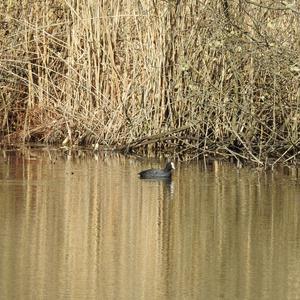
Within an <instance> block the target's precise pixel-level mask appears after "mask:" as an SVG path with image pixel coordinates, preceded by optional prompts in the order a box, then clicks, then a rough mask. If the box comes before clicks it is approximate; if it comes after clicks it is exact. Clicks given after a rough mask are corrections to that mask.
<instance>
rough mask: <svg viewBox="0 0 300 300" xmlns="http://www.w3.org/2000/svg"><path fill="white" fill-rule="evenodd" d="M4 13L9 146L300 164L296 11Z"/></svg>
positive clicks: (78, 3) (192, 6)
mask: <svg viewBox="0 0 300 300" xmlns="http://www.w3.org/2000/svg"><path fill="white" fill-rule="evenodd" d="M261 3H263V4H261ZM0 15H1V20H2V21H1V23H0V53H1V56H0V84H1V89H0V126H1V133H0V138H1V143H2V144H7V143H8V144H11V143H16V142H23V143H27V142H43V143H55V144H63V145H66V146H68V147H73V146H76V145H85V146H92V145H93V147H94V148H97V147H98V146H99V147H102V148H109V149H116V150H119V151H124V152H130V153H148V154H149V153H172V155H174V156H177V157H179V158H181V159H191V158H200V157H207V156H209V157H211V156H214V157H224V158H234V159H235V160H236V161H237V162H239V163H241V164H243V163H245V162H246V163H247V162H248V163H250V162H253V163H255V164H257V165H261V166H263V165H275V164H277V163H296V162H297V161H299V154H300V149H299V148H300V146H299V139H300V135H299V121H300V109H299V105H300V97H299V95H300V87H299V84H300V81H299V76H300V59H299V53H300V42H299V36H300V4H298V3H297V2H288V1H286V2H282V1H273V0H270V1H268V0H266V1H263V2H259V1H246V0H239V1H237V0H233V1H226V0H223V1H217V0H212V1H196V0H187V1H171V0H169V1H160V0H152V1H150V0H122V1H119V0H116V1H106V0H102V1H96V0H70V1H61V0H48V1H43V0H41V1H33V0H22V1H3V2H2V3H1V4H0Z"/></svg>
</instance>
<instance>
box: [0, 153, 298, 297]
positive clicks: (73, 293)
mask: <svg viewBox="0 0 300 300" xmlns="http://www.w3.org/2000/svg"><path fill="white" fill-rule="evenodd" d="M84 154H85V153H84V152H82V155H81V156H79V155H76V156H68V155H67V154H66V155H62V154H61V152H58V151H57V152H56V151H54V150H53V151H50V150H47V151H46V150H43V149H41V150H28V149H27V150H26V151H22V152H20V151H18V152H15V151H2V152H1V156H0V253H1V254H0V291H1V296H0V298H1V299H104V300H105V299H108V300H110V299H118V300H119V299H130V300H134V299H137V300H141V299H151V300H152V299H159V300H160V299H162V300H163V299H180V300H182V299H187V300H192V299H208V300H209V299H300V179H299V174H298V172H299V170H297V169H292V168H287V167H282V168H280V169H278V170H274V171H272V172H271V171H268V172H265V171H258V170H256V169H250V168H249V169H248V168H243V169H237V168H236V167H234V166H232V165H230V164H226V163H220V162H211V163H210V164H207V165H204V164H203V163H201V162H191V163H181V164H179V163H176V170H175V172H174V176H173V180H172V182H169V183H168V182H164V181H143V180H140V179H139V178H138V176H137V173H138V172H139V171H140V170H143V169H146V168H149V167H159V166H162V165H164V162H163V161H154V160H152V161H151V160H146V159H137V158H126V157H123V156H118V155H111V154H105V153H100V154H98V155H97V156H96V155H87V154H85V155H84Z"/></svg>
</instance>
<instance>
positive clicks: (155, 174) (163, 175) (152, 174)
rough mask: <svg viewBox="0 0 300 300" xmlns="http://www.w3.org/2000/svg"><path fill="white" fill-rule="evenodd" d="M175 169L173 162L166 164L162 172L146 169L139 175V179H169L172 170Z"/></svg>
mask: <svg viewBox="0 0 300 300" xmlns="http://www.w3.org/2000/svg"><path fill="white" fill-rule="evenodd" d="M174 169H175V166H174V163H173V162H168V163H167V164H166V167H165V168H164V169H163V170H159V169H148V170H145V171H142V172H140V173H139V175H140V178H141V179H169V178H171V176H172V170H174Z"/></svg>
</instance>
